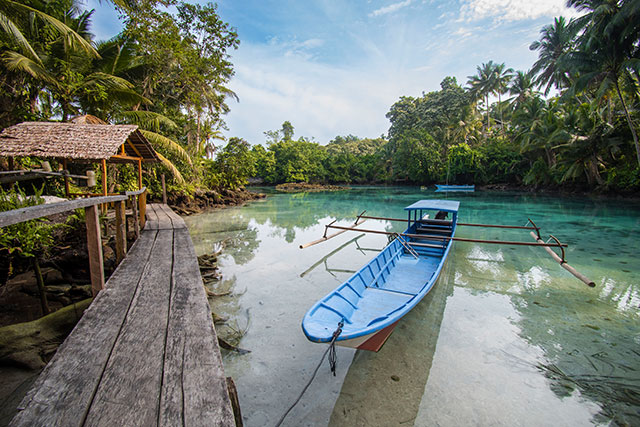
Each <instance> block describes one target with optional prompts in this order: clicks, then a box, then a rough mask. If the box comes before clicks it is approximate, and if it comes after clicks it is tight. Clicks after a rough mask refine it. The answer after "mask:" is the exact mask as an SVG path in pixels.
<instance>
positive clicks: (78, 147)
mask: <svg viewBox="0 0 640 427" xmlns="http://www.w3.org/2000/svg"><path fill="white" fill-rule="evenodd" d="M100 122H102V121H101V120H100V119H98V118H94V117H93V116H80V117H77V118H76V119H74V120H73V123H60V122H24V123H19V124H17V125H14V126H11V127H8V128H6V129H5V130H4V131H2V133H1V134H0V157H8V158H9V159H13V158H14V157H24V156H33V157H45V158H53V159H60V160H62V163H63V167H64V169H65V170H66V169H67V161H74V162H78V161H85V162H95V161H100V162H101V163H102V172H103V173H102V188H103V193H102V194H103V195H106V194H107V162H110V163H134V164H135V163H137V164H138V187H139V188H142V163H143V162H145V163H153V162H159V161H160V158H159V157H158V154H157V153H156V151H155V150H154V149H153V147H152V146H151V144H149V141H147V139H146V138H145V137H144V135H143V134H142V132H140V131H139V130H138V126H136V125H109V124H106V123H104V122H102V123H100ZM10 164H12V163H10ZM65 193H66V194H67V195H69V183H68V179H67V178H66V177H65Z"/></svg>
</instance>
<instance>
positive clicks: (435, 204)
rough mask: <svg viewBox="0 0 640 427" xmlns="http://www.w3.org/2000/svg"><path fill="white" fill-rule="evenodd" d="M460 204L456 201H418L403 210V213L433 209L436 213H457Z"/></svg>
mask: <svg viewBox="0 0 640 427" xmlns="http://www.w3.org/2000/svg"><path fill="white" fill-rule="evenodd" d="M459 207H460V202H458V201H457V200H420V201H417V202H415V203H414V204H412V205H411V206H407V207H406V208H404V210H405V211H415V210H419V209H433V210H438V211H447V212H458V208H459Z"/></svg>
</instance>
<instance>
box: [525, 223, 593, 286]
mask: <svg viewBox="0 0 640 427" xmlns="http://www.w3.org/2000/svg"><path fill="white" fill-rule="evenodd" d="M531 236H533V238H534V239H536V241H537V242H544V241H543V240H542V239H541V238H540V235H536V233H534V232H533V231H532V232H531ZM549 237H550V238H552V239H553V240H555V241H556V242H557V241H558V239H556V238H555V237H553V236H551V235H550V236H549ZM544 249H545V250H546V251H547V252H549V255H551V257H552V258H553V259H554V260H556V261H557V262H558V263H559V264H560V265H561V266H562V268H564V269H565V270H567V271H568V272H569V273H571V274H573V275H574V276H576V277H577V278H578V279H580V280H582V281H583V282H584V283H585V284H586V285H587V286H589V287H592V288H595V286H596V284H595V282H594V281H593V280H591V279H589V278H588V277H587V276H585V275H584V274H582V273H580V272H579V271H577V270H576V269H575V268H573V267H571V266H570V265H569V264H567V261H565V260H564V249H562V248H561V249H562V258H560V257H559V256H558V254H557V253H555V252H554V251H552V250H551V249H550V248H549V247H548V246H547V247H545V248H544Z"/></svg>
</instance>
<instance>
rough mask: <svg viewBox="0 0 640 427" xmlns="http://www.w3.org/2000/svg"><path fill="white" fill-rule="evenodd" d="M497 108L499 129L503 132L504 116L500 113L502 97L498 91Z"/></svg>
mask: <svg viewBox="0 0 640 427" xmlns="http://www.w3.org/2000/svg"><path fill="white" fill-rule="evenodd" d="M498 108H499V109H500V130H501V131H502V133H504V117H503V115H502V99H501V98H500V92H498Z"/></svg>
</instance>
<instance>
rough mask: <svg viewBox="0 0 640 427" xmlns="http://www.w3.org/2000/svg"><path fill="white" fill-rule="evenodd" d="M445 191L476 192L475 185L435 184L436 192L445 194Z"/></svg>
mask: <svg viewBox="0 0 640 427" xmlns="http://www.w3.org/2000/svg"><path fill="white" fill-rule="evenodd" d="M445 191H476V186H475V185H448V184H447V185H445V184H436V192H445Z"/></svg>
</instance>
